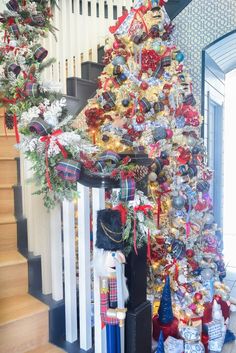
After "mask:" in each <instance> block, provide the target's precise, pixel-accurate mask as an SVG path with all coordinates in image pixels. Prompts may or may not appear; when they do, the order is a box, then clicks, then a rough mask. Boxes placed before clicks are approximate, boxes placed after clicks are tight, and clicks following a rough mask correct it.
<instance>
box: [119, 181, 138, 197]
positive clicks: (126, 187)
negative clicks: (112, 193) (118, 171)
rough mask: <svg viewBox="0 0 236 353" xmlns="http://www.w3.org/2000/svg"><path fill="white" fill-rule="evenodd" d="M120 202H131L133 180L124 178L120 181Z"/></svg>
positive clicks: (133, 193)
mask: <svg viewBox="0 0 236 353" xmlns="http://www.w3.org/2000/svg"><path fill="white" fill-rule="evenodd" d="M120 188H121V190H120V200H122V201H133V200H134V196H135V180H134V178H125V179H121V181H120Z"/></svg>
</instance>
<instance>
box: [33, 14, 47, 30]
mask: <svg viewBox="0 0 236 353" xmlns="http://www.w3.org/2000/svg"><path fill="white" fill-rule="evenodd" d="M31 19H32V23H31V24H32V25H35V26H39V27H44V26H45V17H44V16H42V15H33V16H32V17H31Z"/></svg>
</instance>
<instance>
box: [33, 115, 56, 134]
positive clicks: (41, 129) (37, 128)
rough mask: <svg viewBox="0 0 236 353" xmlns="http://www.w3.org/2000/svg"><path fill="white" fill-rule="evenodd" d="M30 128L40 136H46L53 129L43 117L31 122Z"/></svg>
mask: <svg viewBox="0 0 236 353" xmlns="http://www.w3.org/2000/svg"><path fill="white" fill-rule="evenodd" d="M29 130H30V131H31V132H34V133H36V134H38V135H40V136H46V135H48V134H49V132H50V131H51V126H50V125H49V124H47V123H46V122H45V121H44V120H43V119H41V118H37V119H34V120H32V121H31V122H30V123H29Z"/></svg>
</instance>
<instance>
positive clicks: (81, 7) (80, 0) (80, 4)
mask: <svg viewBox="0 0 236 353" xmlns="http://www.w3.org/2000/svg"><path fill="white" fill-rule="evenodd" d="M79 14H80V15H83V2H82V0H79Z"/></svg>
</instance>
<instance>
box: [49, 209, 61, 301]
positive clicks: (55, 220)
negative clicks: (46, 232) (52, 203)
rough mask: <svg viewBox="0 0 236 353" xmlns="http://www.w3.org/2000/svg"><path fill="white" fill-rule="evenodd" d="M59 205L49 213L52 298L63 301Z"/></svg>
mask: <svg viewBox="0 0 236 353" xmlns="http://www.w3.org/2000/svg"><path fill="white" fill-rule="evenodd" d="M61 226H62V224H61V205H60V204H57V205H56V207H55V208H54V209H52V210H51V211H50V240H51V267H52V298H53V299H54V300H62V299H63V278H62V234H61Z"/></svg>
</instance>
